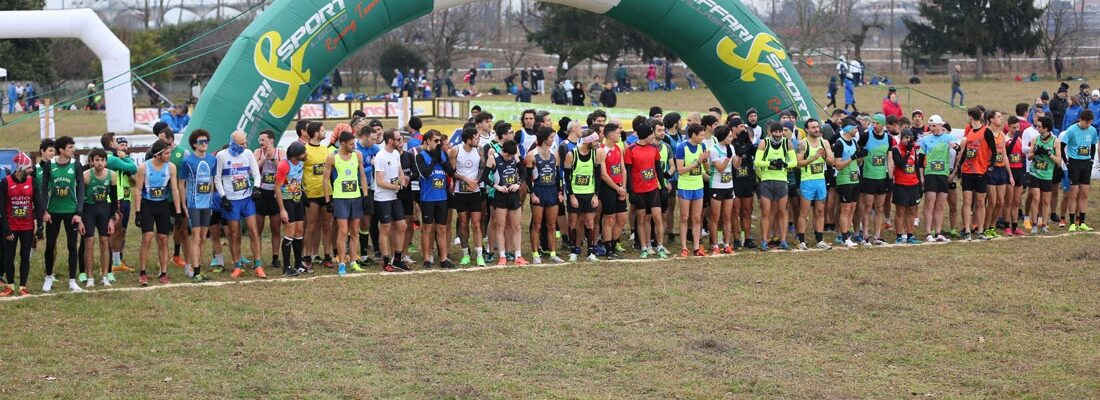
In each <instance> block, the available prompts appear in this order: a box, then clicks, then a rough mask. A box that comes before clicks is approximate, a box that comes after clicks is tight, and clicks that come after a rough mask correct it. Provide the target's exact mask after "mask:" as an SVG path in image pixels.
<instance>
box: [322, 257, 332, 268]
mask: <svg viewBox="0 0 1100 400" xmlns="http://www.w3.org/2000/svg"><path fill="white" fill-rule="evenodd" d="M321 266H322V267H325V268H332V267H335V266H336V263H334V262H332V258H329V257H325V259H324V261H321Z"/></svg>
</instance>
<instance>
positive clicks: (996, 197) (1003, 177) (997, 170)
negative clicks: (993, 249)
mask: <svg viewBox="0 0 1100 400" xmlns="http://www.w3.org/2000/svg"><path fill="white" fill-rule="evenodd" d="M986 123H988V124H989V130H990V131H992V132H993V140H994V142H995V143H996V144H997V147H996V148H995V149H994V151H996V153H997V154H995V155H994V156H993V157H994V161H993V168H992V169H991V170H990V171H989V173H988V174H987V175H986V183H987V184H988V185H987V187H988V189H987V190H988V192H989V195H988V196H986V200H987V203H988V205H987V206H986V212H985V220H984V221H985V225H984V226H979V227H980V228H983V229H982V233H984V234H985V236H987V237H990V238H997V237H1000V236H1001V235H1000V234H999V233H998V232H997V218H999V217H1000V216H1001V214H1002V208H1003V207H1004V206H1005V204H1004V199H1005V192H1006V189H1007V188H1008V187H1012V186H1015V181H1013V177H1012V175H1011V174H1010V173H1009V171H1008V164H1007V162H1008V155H1007V153H1006V152H1005V134H1004V131H1005V126H1004V125H1005V124H1004V114H1003V113H1001V112H1000V111H997V110H990V111H989V112H987V113H986ZM1006 186H1007V187H1006ZM1013 211H1015V209H1013Z"/></svg>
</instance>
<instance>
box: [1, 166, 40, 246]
mask: <svg viewBox="0 0 1100 400" xmlns="http://www.w3.org/2000/svg"><path fill="white" fill-rule="evenodd" d="M28 179H30V178H29V177H28ZM8 207H10V205H9V204H8V185H7V184H6V183H5V184H0V208H4V209H6V208H8ZM34 211H35V213H36V214H37V212H38V205H35V207H34ZM10 234H11V226H10V225H9V224H8V219H7V218H0V235H3V236H4V238H5V239H7V238H8V235H10Z"/></svg>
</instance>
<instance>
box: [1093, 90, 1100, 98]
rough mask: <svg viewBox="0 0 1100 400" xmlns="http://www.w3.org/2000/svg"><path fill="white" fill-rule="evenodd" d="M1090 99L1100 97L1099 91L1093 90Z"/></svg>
mask: <svg viewBox="0 0 1100 400" xmlns="http://www.w3.org/2000/svg"><path fill="white" fill-rule="evenodd" d="M1092 97H1100V89H1093V91H1092Z"/></svg>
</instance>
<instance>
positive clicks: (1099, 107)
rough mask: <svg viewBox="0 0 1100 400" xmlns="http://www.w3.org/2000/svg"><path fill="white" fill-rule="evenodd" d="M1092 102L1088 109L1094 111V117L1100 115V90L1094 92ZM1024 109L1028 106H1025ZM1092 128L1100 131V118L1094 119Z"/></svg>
mask: <svg viewBox="0 0 1100 400" xmlns="http://www.w3.org/2000/svg"><path fill="white" fill-rule="evenodd" d="M1090 100H1092V101H1090V102H1089V105H1088V109H1089V110H1092V115H1100V90H1093V91H1092V95H1091V96H1090ZM1024 107H1027V105H1026V104H1025V105H1024ZM1092 126H1094V127H1096V129H1098V130H1100V118H1093V120H1092Z"/></svg>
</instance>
